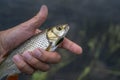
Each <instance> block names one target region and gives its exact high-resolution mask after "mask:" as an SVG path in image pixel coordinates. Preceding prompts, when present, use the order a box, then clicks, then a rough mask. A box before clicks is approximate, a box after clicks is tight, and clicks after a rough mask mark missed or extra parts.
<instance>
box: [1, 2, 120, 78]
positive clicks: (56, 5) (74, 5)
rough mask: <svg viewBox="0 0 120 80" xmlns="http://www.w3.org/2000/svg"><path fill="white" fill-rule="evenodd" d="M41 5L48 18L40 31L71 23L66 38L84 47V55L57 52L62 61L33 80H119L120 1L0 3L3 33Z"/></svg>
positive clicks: (60, 50) (37, 74)
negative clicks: (47, 13) (44, 7)
mask: <svg viewBox="0 0 120 80" xmlns="http://www.w3.org/2000/svg"><path fill="white" fill-rule="evenodd" d="M42 4H46V5H47V6H48V8H49V15H48V18H47V20H46V22H45V23H44V24H43V25H42V27H41V28H40V29H45V28H47V27H50V26H54V25H57V24H64V23H68V24H69V25H70V31H69V33H68V35H67V37H68V38H69V39H71V40H73V41H74V42H76V43H77V44H79V45H81V46H82V48H83V54H82V55H75V54H73V53H71V52H69V51H66V50H64V49H58V51H59V53H60V54H61V56H62V61H61V62H60V63H59V64H56V65H52V69H50V71H48V72H36V73H35V74H34V75H33V76H32V80H120V1H119V0H0V30H5V29H8V28H11V27H14V26H16V25H18V24H20V23H22V22H24V21H26V20H28V19H30V18H31V17H32V16H34V15H35V14H36V13H37V12H38V11H39V8H40V6H41V5H42ZM25 78H26V77H25V76H22V75H21V77H20V80H27V78H26V79H25ZM28 80H29V78H28Z"/></svg>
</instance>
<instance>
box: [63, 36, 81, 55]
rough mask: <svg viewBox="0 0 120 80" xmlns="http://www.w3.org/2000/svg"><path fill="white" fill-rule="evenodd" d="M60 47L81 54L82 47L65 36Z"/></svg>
mask: <svg viewBox="0 0 120 80" xmlns="http://www.w3.org/2000/svg"><path fill="white" fill-rule="evenodd" d="M61 47H63V48H65V49H67V50H69V51H71V52H73V53H75V54H81V53H82V48H81V47H80V46H79V45H77V44H76V43H74V42H72V41H71V40H69V39H67V38H65V39H64V40H63V42H62V45H61Z"/></svg>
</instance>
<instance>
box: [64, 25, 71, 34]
mask: <svg viewBox="0 0 120 80" xmlns="http://www.w3.org/2000/svg"><path fill="white" fill-rule="evenodd" d="M63 27H64V29H65V35H66V34H67V33H68V31H69V29H70V27H69V25H68V24H64V25H63ZM65 35H64V36H65Z"/></svg>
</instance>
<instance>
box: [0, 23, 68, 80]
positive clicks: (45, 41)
mask: <svg viewBox="0 0 120 80" xmlns="http://www.w3.org/2000/svg"><path fill="white" fill-rule="evenodd" d="M68 30H69V26H68V25H67V24H63V25H58V26H55V27H52V28H49V29H46V30H44V31H43V32H42V33H39V34H37V35H35V36H33V37H32V38H30V39H28V40H27V41H25V42H24V43H23V44H21V45H20V46H19V47H17V48H16V49H14V50H13V51H12V52H11V53H10V55H8V57H7V58H6V59H5V60H4V61H3V62H2V63H1V64H0V80H1V79H2V78H3V77H5V76H7V75H8V76H10V75H13V74H16V73H21V72H20V71H19V69H18V68H17V66H16V65H15V64H14V62H13V61H12V57H13V56H14V55H15V54H21V53H23V52H24V51H33V50H34V49H36V48H42V49H44V50H47V51H54V50H55V49H56V48H57V47H58V45H59V44H60V43H61V42H62V39H63V38H64V37H65V35H66V33H67V32H68Z"/></svg>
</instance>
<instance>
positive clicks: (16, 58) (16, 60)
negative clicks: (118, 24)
mask: <svg viewBox="0 0 120 80" xmlns="http://www.w3.org/2000/svg"><path fill="white" fill-rule="evenodd" d="M13 61H15V62H20V61H21V60H20V58H19V56H18V55H15V56H14V57H13Z"/></svg>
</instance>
